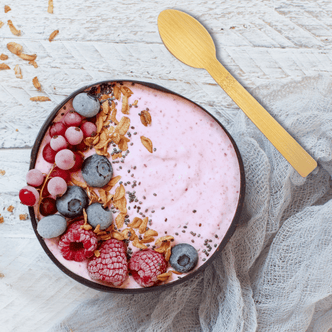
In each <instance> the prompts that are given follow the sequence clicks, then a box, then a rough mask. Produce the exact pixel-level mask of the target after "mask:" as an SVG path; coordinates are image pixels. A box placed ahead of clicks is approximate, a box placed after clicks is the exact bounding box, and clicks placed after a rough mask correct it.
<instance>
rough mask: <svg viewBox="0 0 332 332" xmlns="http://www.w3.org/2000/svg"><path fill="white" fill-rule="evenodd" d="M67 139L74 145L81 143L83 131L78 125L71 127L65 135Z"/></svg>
mask: <svg viewBox="0 0 332 332" xmlns="http://www.w3.org/2000/svg"><path fill="white" fill-rule="evenodd" d="M65 137H66V139H67V141H68V142H69V143H70V144H72V145H77V144H80V143H81V142H82V140H83V132H82V130H81V129H80V128H78V127H69V128H68V129H67V130H66V135H65Z"/></svg>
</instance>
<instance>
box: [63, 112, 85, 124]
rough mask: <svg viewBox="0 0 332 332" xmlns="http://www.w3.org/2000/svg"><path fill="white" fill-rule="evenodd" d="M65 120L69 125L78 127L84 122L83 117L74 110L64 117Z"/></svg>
mask: <svg viewBox="0 0 332 332" xmlns="http://www.w3.org/2000/svg"><path fill="white" fill-rule="evenodd" d="M63 122H64V123H65V124H66V125H67V126H68V127H71V126H74V127H78V126H79V125H80V124H81V123H82V117H81V116H80V115H79V114H78V113H76V112H75V111H74V110H71V111H69V112H68V113H67V114H66V115H65V116H64V118H63Z"/></svg>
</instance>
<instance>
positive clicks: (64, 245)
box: [59, 220, 98, 262]
mask: <svg viewBox="0 0 332 332" xmlns="http://www.w3.org/2000/svg"><path fill="white" fill-rule="evenodd" d="M83 224H84V221H83V220H80V221H76V222H74V223H72V224H71V225H70V226H69V227H68V229H67V232H66V233H65V234H63V235H62V236H61V238H60V241H59V249H60V252H61V254H62V256H63V258H65V259H67V260H69V261H76V262H82V261H84V260H85V259H87V258H90V257H91V256H92V255H93V253H94V251H95V250H96V249H97V243H98V239H97V236H96V234H95V233H94V232H93V231H91V230H90V231H86V230H85V229H81V227H80V226H81V225H83Z"/></svg>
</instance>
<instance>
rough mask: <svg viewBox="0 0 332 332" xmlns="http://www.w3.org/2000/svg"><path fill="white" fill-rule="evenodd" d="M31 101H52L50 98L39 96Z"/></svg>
mask: <svg viewBox="0 0 332 332" xmlns="http://www.w3.org/2000/svg"><path fill="white" fill-rule="evenodd" d="M30 100H31V101H51V99H50V98H48V97H45V96H37V97H31V98H30Z"/></svg>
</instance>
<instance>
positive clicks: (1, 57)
mask: <svg viewBox="0 0 332 332" xmlns="http://www.w3.org/2000/svg"><path fill="white" fill-rule="evenodd" d="M7 59H8V55H6V54H3V53H2V54H1V55H0V60H7Z"/></svg>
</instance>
